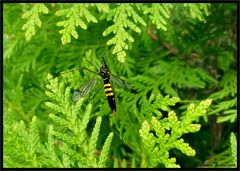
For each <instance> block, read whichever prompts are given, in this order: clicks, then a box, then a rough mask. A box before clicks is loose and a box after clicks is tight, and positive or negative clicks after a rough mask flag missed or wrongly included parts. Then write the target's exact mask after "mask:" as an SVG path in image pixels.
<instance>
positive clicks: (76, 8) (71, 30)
mask: <svg viewBox="0 0 240 171" xmlns="http://www.w3.org/2000/svg"><path fill="white" fill-rule="evenodd" d="M56 15H57V16H65V17H66V18H67V20H64V21H60V22H58V23H57V26H59V27H64V29H62V30H60V31H59V33H60V34H62V38H61V40H62V44H66V43H70V42H71V35H72V36H73V37H74V38H75V39H78V33H77V31H76V27H77V26H80V27H81V28H82V29H84V30H86V29H87V24H86V22H88V23H89V22H94V23H97V19H96V18H95V17H94V16H93V15H92V14H91V12H90V11H89V10H88V6H86V5H84V4H74V5H73V7H71V8H68V9H63V10H59V11H57V12H56ZM84 19H85V20H86V22H85V20H84Z"/></svg>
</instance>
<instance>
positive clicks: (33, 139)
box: [29, 116, 40, 167]
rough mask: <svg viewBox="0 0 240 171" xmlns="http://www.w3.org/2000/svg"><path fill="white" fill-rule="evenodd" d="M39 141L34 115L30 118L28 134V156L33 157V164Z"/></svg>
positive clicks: (34, 164)
mask: <svg viewBox="0 0 240 171" xmlns="http://www.w3.org/2000/svg"><path fill="white" fill-rule="evenodd" d="M39 145H40V141H39V131H38V126H37V118H36V116H34V117H33V118H32V122H31V126H30V134H29V153H30V156H31V157H32V158H33V166H35V167H38V166H37V161H36V157H37V156H36V151H37V148H39Z"/></svg>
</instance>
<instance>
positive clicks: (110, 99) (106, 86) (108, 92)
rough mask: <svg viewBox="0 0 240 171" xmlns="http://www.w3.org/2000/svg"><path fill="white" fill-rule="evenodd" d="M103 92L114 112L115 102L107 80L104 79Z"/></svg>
mask: <svg viewBox="0 0 240 171" xmlns="http://www.w3.org/2000/svg"><path fill="white" fill-rule="evenodd" d="M104 91H105V94H106V96H107V99H108V104H109V106H110V108H111V109H112V111H113V112H116V102H115V97H114V93H113V90H112V86H111V84H110V82H109V78H105V79H104Z"/></svg>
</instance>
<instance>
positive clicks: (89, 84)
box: [72, 76, 97, 101]
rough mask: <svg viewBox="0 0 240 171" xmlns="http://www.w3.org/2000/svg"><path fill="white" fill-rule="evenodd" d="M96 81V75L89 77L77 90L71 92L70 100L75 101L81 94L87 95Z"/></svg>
mask: <svg viewBox="0 0 240 171" xmlns="http://www.w3.org/2000/svg"><path fill="white" fill-rule="evenodd" d="M96 83H97V77H96V76H95V77H93V78H92V79H90V80H89V81H87V82H86V83H84V84H83V85H82V86H81V87H80V88H79V90H77V91H75V92H74V93H73V96H72V100H73V101H77V100H79V99H81V98H82V97H83V96H86V95H88V94H89V93H90V92H91V91H92V89H93V88H94V87H95V85H96Z"/></svg>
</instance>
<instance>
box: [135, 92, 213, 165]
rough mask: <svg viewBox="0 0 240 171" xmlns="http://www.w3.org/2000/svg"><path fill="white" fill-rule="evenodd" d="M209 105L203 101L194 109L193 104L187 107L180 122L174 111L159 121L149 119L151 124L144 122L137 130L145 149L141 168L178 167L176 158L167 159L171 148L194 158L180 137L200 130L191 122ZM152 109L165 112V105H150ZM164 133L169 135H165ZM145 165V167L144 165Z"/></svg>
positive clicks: (202, 113) (204, 112)
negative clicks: (162, 165) (159, 165)
mask: <svg viewBox="0 0 240 171" xmlns="http://www.w3.org/2000/svg"><path fill="white" fill-rule="evenodd" d="M158 97H159V96H158ZM156 99H158V98H156ZM156 101H158V100H156ZM163 101H164V100H163ZM171 101H172V102H171ZM169 102H170V104H171V105H173V104H174V103H176V99H174V98H173V99H170V100H169ZM210 104H211V100H205V101H202V102H201V103H200V104H199V105H198V106H197V107H195V106H194V104H191V105H189V107H188V110H187V114H186V115H185V116H184V117H183V118H182V119H181V120H180V121H179V120H178V118H177V116H176V114H175V112H174V111H169V112H168V117H167V118H164V119H161V120H158V119H157V118H156V117H154V116H153V117H152V118H151V124H149V123H148V122H147V121H144V122H143V123H142V127H141V129H140V130H139V133H140V136H141V140H142V142H143V146H144V149H145V151H144V153H146V154H144V158H146V159H147V161H146V162H143V163H144V165H143V167H146V166H148V167H156V166H158V164H160V163H161V164H164V165H165V167H166V168H169V167H170V168H175V167H177V168H178V167H180V165H178V164H176V158H174V157H173V158H170V157H169V151H170V150H171V149H173V148H176V149H178V150H180V151H181V152H182V153H184V154H186V155H187V156H195V154H196V152H195V150H194V149H192V147H190V146H189V144H188V143H185V142H184V139H182V138H180V137H181V136H182V135H183V134H186V133H194V132H197V131H199V130H200V126H201V125H200V124H192V122H194V121H196V120H197V119H198V117H200V116H203V115H205V114H206V109H207V108H208V107H209V105H210ZM152 108H154V110H157V109H158V108H160V109H162V110H164V111H166V105H165V104H164V105H161V104H159V106H158V107H156V106H154V105H152ZM151 130H153V131H154V132H155V135H154V134H153V133H151V132H150V131H151ZM166 131H168V132H169V133H166ZM146 156H147V157H146ZM145 163H146V164H147V165H145Z"/></svg>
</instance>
